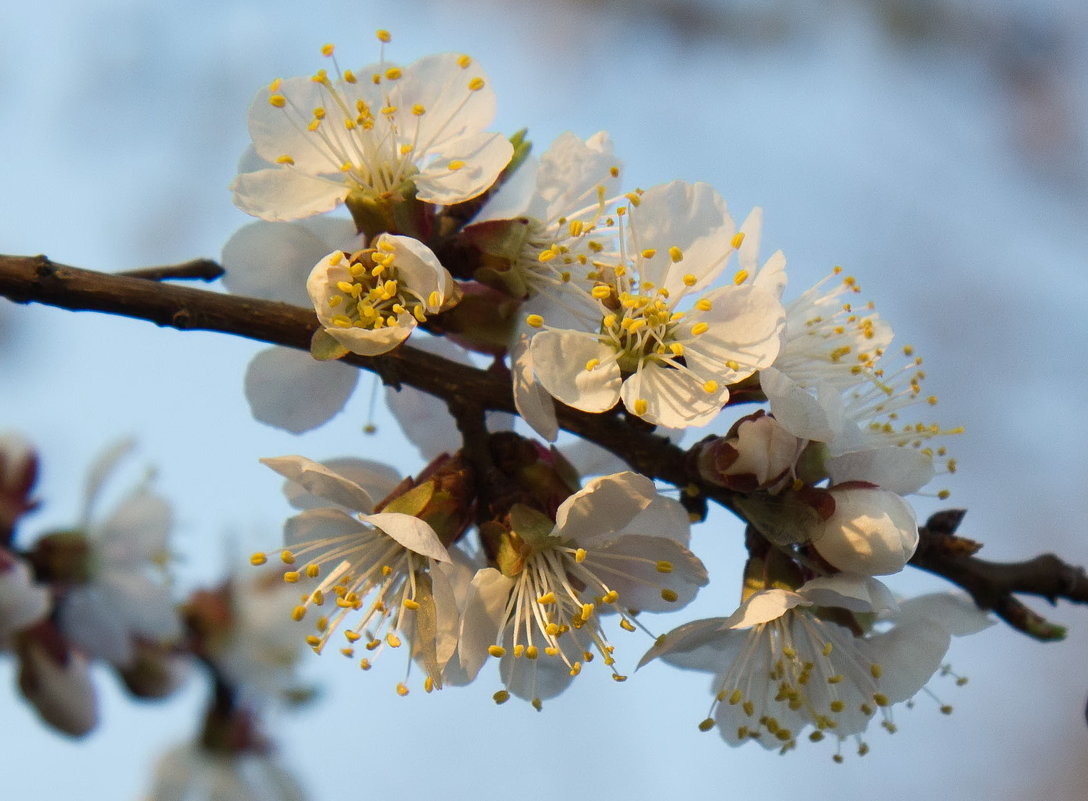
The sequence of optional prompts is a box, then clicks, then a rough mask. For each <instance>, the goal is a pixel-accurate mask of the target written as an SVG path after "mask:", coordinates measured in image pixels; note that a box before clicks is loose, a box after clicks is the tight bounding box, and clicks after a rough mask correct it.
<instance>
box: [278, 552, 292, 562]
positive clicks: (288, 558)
mask: <svg viewBox="0 0 1088 801" xmlns="http://www.w3.org/2000/svg"><path fill="white" fill-rule="evenodd" d="M280 561H281V562H283V563H284V564H285V565H293V564H294V563H295V555H294V554H293V553H291V552H290V551H281V552H280Z"/></svg>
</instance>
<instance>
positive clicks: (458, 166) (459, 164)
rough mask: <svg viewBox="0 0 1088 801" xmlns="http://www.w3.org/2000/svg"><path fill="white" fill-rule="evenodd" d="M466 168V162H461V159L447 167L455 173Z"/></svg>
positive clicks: (455, 160)
mask: <svg viewBox="0 0 1088 801" xmlns="http://www.w3.org/2000/svg"><path fill="white" fill-rule="evenodd" d="M464 166H465V162H463V161H461V160H460V159H454V160H453V161H451V162H450V163H449V164H447V165H446V167H447V168H448V169H450V170H453V171H457V170H459V169H461V168H462V167H464Z"/></svg>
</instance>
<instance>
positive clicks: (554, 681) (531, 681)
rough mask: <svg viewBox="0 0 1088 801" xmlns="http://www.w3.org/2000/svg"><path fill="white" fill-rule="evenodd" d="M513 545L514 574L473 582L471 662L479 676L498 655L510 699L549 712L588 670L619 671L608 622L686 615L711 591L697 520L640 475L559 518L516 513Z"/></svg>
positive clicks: (468, 666) (577, 497)
mask: <svg viewBox="0 0 1088 801" xmlns="http://www.w3.org/2000/svg"><path fill="white" fill-rule="evenodd" d="M511 521H512V525H513V527H514V528H513V533H514V537H512V544H511V548H512V551H511V552H510V553H509V554H506V555H502V554H500V563H501V564H502V567H503V570H502V571H500V570H496V569H495V568H486V569H484V570H481V571H479V572H478V573H477V574H476V576H475V577H474V579H473V581H472V587H471V589H470V591H469V596H468V600H467V602H466V605H465V612H464V616H463V620H462V625H461V637H460V639H461V641H460V646H459V648H460V659H461V664H462V666H463V667H464V668H465V670H466V671H467V672H469V673H470V674H474V673H475V671H477V670H479V666H480V664H481V663H482V662H483V660H484V659H485V658H486V656H487V654H491V655H492V656H494V657H498V658H501V660H502V661H501V663H500V673H501V675H502V678H503V683H504V684H505V687H506V689H505V690H501V691H499V693H497V694H496V696H495V700H496V701H499V702H500V703H501V702H502V701H505V700H506V699H507V698H508V697H509V695H510V693H513V694H514V695H517V696H518V697H520V698H525V699H528V700H530V701H532V702H533V704H534V705H535V706H539V705H540V703H541V701H542V700H543V699H546V698H549V697H552V696H554V695H556V694H558V693H559V692H561V691H562V690H563V689H564V688H565V687H566V686H567V684H569V683H570V681H571V679H572V678H573V677H574V676H576V675H578V673H580V672H581V670H582V666H583V664H584V663H585V662H587V661H589V660H591V659H593V658H594V653H596V655H597V656H599V657H600V659H601V660H602V661H603V662H604V664H605V665H606V666H608V667H609V669H610V670H611V671H612V675H613V677H614V678H615V679H616V680H618V681H622V680H624V679H625V678H626V677H625V676H624V675H623V674H621V673H620V672H619V670H618V669H617V668H616V667H615V666H614V663H615V658H614V657H613V650H614V646H613V645H612V644H611V642H610V641H609V638H608V635H607V634H606V633H605V630H604V623H605V619H606V617H605V615H607V614H609V613H615V614H617V615H618V617H619V621H618V625H619V626H620V627H621V628H623V629H626V630H628V631H634V630H635V628H636V625H638V624H637V623H636V621H635V618H634V616H633V614H632V613H631V610H642V611H665V610H673V609H678V608H680V607H682V606H683V605H685V604H686V603H688V602H689V601H690V600H691V599H692V598H694V596H695V593H696V592H697V591H698V589H699V588H700V587H701V586H703V585H705V584H706V582H707V576H706V571H705V569H704V568H703V565H702V563H701V562H700V561H699V560H698V558H696V557H695V556H694V555H693V554H692V553H691V552H690V551H689V550H688V549H687V547H686V545H687V540H688V535H689V523H688V519H687V513H686V512H685V511H684V510H683V508H682V507H680V505H679V504H678V503H676V502H675V501H672V500H670V499H668V498H665V497H663V496H660V495H658V494H657V491H656V490H655V488H654V486H653V483H652V482H651V481H650V480H649V479H647V478H645V477H643V476H640V475H637V474H635V473H630V472H628V473H617V474H615V475H610V476H604V477H601V478H597V479H594V480H593V481H591V482H590V483H589V484H588V485H587V486H586V487H585V488H584V489H582V490H580V491H579V492H577V493H575V494H574V495H571V496H570V497H569V498H567V499H566V500H565V501H564V502H563V503H562V504H561V505H560V507H559V508H558V510H557V511H556V515H555V520H554V521H551V520H550V519H549V518H546V517H545V516H543V515H541V514H539V513H536V512H533V511H532V510H528V509H521V510H519V507H514V509H513V510H512V511H511Z"/></svg>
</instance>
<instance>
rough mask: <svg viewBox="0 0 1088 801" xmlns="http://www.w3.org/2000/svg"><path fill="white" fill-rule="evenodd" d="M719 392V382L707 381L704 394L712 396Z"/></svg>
mask: <svg viewBox="0 0 1088 801" xmlns="http://www.w3.org/2000/svg"><path fill="white" fill-rule="evenodd" d="M717 391H718V382H717V381H713V380H712V381H707V382H706V383H705V384H703V392H705V393H706V394H708V395H710V394H713V393H715V392H717Z"/></svg>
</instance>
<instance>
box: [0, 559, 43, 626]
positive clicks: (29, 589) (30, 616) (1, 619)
mask: <svg viewBox="0 0 1088 801" xmlns="http://www.w3.org/2000/svg"><path fill="white" fill-rule="evenodd" d="M50 606H52V598H51V597H50V594H49V590H48V589H46V588H45V587H42V586H39V585H37V584H35V583H34V576H33V575H32V573H31V571H30V568H29V567H28V566H27V564H26V562H24V561H23V560H22V559H20V558H19V557H17V556H16V555H15V554H13V553H11V551H8V550H7V549H6V548H3V547H0V642H2V641H3V640H5V639H6V638H7V637H8V635H10V634H14V633H15V632H18V631H22V630H23V629H25V628H28V627H29V626H31V625H33V624H34V623H37V622H38V621H39V620H41V619H42V618H43V617H45V615H46V614H47V613H48V612H49V608H50Z"/></svg>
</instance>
